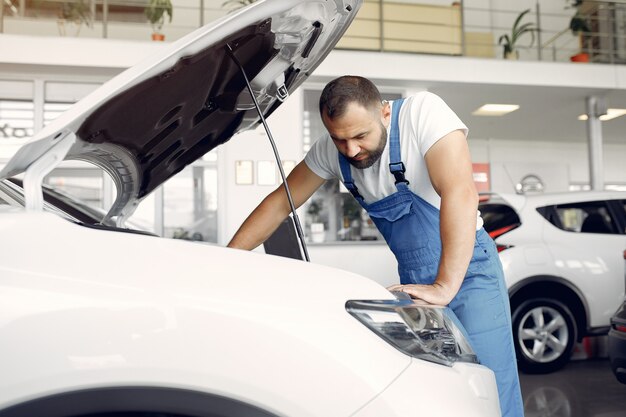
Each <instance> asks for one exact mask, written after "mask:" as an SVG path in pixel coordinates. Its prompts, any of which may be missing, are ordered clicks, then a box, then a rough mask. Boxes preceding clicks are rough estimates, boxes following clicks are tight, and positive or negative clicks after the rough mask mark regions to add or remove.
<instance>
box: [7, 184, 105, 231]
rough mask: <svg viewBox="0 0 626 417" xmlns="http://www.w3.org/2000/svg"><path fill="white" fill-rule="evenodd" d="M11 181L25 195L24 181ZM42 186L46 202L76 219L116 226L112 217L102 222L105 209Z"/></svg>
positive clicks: (82, 221)
mask: <svg viewBox="0 0 626 417" xmlns="http://www.w3.org/2000/svg"><path fill="white" fill-rule="evenodd" d="M9 181H10V182H11V183H13V184H14V185H15V186H17V187H18V188H19V190H20V193H21V196H22V197H23V189H22V187H23V185H22V181H21V180H20V179H17V178H10V179H9ZM42 188H43V193H44V200H45V201H46V203H48V204H49V205H51V206H53V207H55V208H56V209H58V210H60V211H62V212H63V213H65V214H67V215H69V216H70V217H72V218H74V219H75V220H77V221H79V222H81V223H84V224H89V225H98V224H102V225H104V226H109V227H115V226H116V225H115V222H114V221H113V220H111V219H108V220H107V221H105V222H102V220H103V219H104V217H105V215H106V213H105V212H104V210H102V209H99V208H96V207H92V206H90V205H88V204H87V203H85V202H83V201H81V200H79V199H77V198H76V197H73V196H70V195H69V194H66V193H64V192H62V191H60V190H56V189H53V188H52V187H49V186H45V185H44V186H43V187H42ZM22 204H23V202H22Z"/></svg>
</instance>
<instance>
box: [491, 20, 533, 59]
mask: <svg viewBox="0 0 626 417" xmlns="http://www.w3.org/2000/svg"><path fill="white" fill-rule="evenodd" d="M528 13H530V9H526V10H524V11H523V12H521V13H520V14H519V15H518V16H517V18H516V19H515V22H513V27H512V28H511V34H510V36H509V34H504V35H502V36H500V38H499V39H498V45H502V46H503V48H504V51H503V56H504V58H505V59H518V58H519V51H518V50H517V42H518V41H519V39H520V38H521V37H522V36H524V35H525V34H527V33H530V35H531V39H530V44H529V45H528V46H529V47H531V46H533V43H534V42H535V31H536V30H537V28H535V27H534V23H532V22H527V23H524V24H522V19H523V18H524V16H526V14H528Z"/></svg>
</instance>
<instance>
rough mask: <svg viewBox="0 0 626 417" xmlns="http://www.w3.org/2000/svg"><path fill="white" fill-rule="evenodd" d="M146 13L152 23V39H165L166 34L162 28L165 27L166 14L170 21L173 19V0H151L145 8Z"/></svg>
mask: <svg viewBox="0 0 626 417" xmlns="http://www.w3.org/2000/svg"><path fill="white" fill-rule="evenodd" d="M144 13H145V14H146V18H148V21H149V22H150V24H151V25H152V40H154V41H163V40H165V35H164V34H163V33H162V32H161V30H162V29H163V24H165V17H166V16H167V17H168V18H169V19H168V20H169V21H170V22H171V21H172V14H173V7H172V2H171V1H170V0H150V1H149V3H148V5H147V6H146V8H145V9H144Z"/></svg>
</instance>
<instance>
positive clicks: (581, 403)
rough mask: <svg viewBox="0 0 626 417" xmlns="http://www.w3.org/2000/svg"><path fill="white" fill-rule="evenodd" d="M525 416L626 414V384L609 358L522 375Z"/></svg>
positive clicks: (607, 416)
mask: <svg viewBox="0 0 626 417" xmlns="http://www.w3.org/2000/svg"><path fill="white" fill-rule="evenodd" d="M520 382H521V385H522V396H523V397H524V409H525V414H526V416H525V417H626V385H624V384H620V383H619V382H618V381H617V380H616V379H615V377H614V376H613V373H612V372H611V368H610V365H609V361H608V360H607V359H589V360H584V361H571V362H570V363H569V364H568V365H567V366H566V367H565V368H564V369H562V370H560V371H558V372H555V373H552V374H548V375H525V374H520Z"/></svg>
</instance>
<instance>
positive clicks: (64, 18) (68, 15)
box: [57, 0, 92, 36]
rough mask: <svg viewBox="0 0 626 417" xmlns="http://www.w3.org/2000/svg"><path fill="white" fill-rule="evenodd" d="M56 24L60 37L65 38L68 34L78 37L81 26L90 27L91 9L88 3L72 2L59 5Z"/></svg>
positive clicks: (84, 1)
mask: <svg viewBox="0 0 626 417" xmlns="http://www.w3.org/2000/svg"><path fill="white" fill-rule="evenodd" d="M57 24H58V26H59V34H60V35H61V36H66V35H67V34H68V32H70V33H72V34H73V35H74V36H78V34H79V33H80V28H81V27H82V25H83V24H85V26H87V27H91V24H92V21H91V9H90V7H89V3H88V1H87V0H73V1H66V2H63V3H61V7H60V8H59V20H58V22H57ZM68 29H69V30H68Z"/></svg>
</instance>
